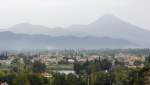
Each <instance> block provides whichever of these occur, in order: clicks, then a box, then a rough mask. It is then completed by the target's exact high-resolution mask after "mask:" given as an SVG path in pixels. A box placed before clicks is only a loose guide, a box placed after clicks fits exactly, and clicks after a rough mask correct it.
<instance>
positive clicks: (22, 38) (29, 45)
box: [0, 31, 136, 50]
mask: <svg viewBox="0 0 150 85" xmlns="http://www.w3.org/2000/svg"><path fill="white" fill-rule="evenodd" d="M0 42H1V43H0V50H3V49H5V50H7V49H9V50H10V49H11V50H19V49H65V48H68V49H69V48H82V49H99V48H128V47H135V46H136V44H134V43H132V42H129V41H127V40H124V39H114V38H109V37H91V36H89V37H82V38H81V37H76V36H59V37H53V36H49V35H38V34H34V35H33V34H32V35H29V34H16V33H12V32H10V31H5V32H0Z"/></svg>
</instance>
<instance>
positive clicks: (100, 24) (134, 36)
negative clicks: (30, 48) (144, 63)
mask: <svg viewBox="0 0 150 85" xmlns="http://www.w3.org/2000/svg"><path fill="white" fill-rule="evenodd" d="M5 31H10V32H13V33H17V34H15V35H18V33H19V35H23V34H24V35H26V36H29V35H30V37H33V36H34V38H35V36H39V37H41V36H45V37H50V39H49V38H48V40H47V41H49V42H48V43H50V42H51V43H52V42H54V41H57V43H61V44H60V45H62V44H63V46H62V48H63V47H66V48H67V47H71V46H69V45H70V44H71V43H72V44H71V45H72V46H74V47H76V48H79V47H81V48H82V47H87V48H88V47H89V48H100V47H104V48H109V47H110V48H111V47H116V48H118V47H129V46H130V47H135V45H136V47H143V48H145V47H146V48H147V47H148V48H150V39H149V36H150V31H148V30H144V29H142V28H139V27H137V26H135V25H132V24H130V23H127V22H126V21H123V20H121V19H120V18H118V17H116V16H113V15H104V16H102V17H101V18H99V19H97V20H96V21H94V22H92V23H90V24H87V25H72V26H70V27H68V28H61V27H58V28H48V27H46V26H41V25H32V24H30V23H21V24H17V25H14V26H12V27H10V28H8V29H7V30H5ZM40 35H41V36H40ZM46 35H47V36H46ZM45 37H42V38H45ZM23 38H24V36H23ZM23 38H22V39H23ZM25 38H26V37H25ZM36 38H37V37H36ZM62 38H64V40H62ZM29 39H30V38H29ZM51 39H53V40H54V41H52V40H51ZM55 39H56V40H55ZM37 40H38V39H37ZM59 40H60V41H59ZM67 40H68V41H67ZM69 40H71V41H72V42H71V41H69ZM25 41H28V40H27V39H25ZM35 41H36V39H35ZM58 41H59V42H58ZM28 42H29V41H28ZM28 42H24V44H26V43H28ZM32 42H34V41H33V40H32ZM66 42H69V43H70V44H68V43H67V44H65V45H64V43H66ZM123 42H124V43H123ZM30 43H31V42H30ZM83 43H84V44H83ZM86 43H87V44H86ZM131 43H132V45H133V44H134V45H133V46H132V45H131ZM93 44H94V45H93ZM117 44H118V45H117ZM55 45H56V43H55ZM121 45H122V46H121ZM57 46H59V45H57ZM57 46H54V47H57ZM35 47H36V46H35ZM41 47H42V46H41ZM52 47H53V46H52ZM59 47H61V46H59Z"/></svg>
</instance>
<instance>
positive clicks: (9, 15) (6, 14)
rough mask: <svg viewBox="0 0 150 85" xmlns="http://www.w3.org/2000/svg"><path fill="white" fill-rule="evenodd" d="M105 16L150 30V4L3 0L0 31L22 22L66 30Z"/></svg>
mask: <svg viewBox="0 0 150 85" xmlns="http://www.w3.org/2000/svg"><path fill="white" fill-rule="evenodd" d="M104 14H113V15H116V16H118V17H120V18H121V19H123V20H126V21H128V22H130V23H132V24H135V25H138V26H140V27H143V28H145V29H149V30H150V0H0V28H4V27H9V26H11V25H14V24H18V23H22V22H29V23H32V24H38V25H45V26H49V27H59V26H62V27H66V26H70V25H72V24H88V23H91V22H92V21H94V20H96V19H98V18H100V17H101V16H102V15H104Z"/></svg>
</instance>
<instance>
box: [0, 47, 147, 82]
mask: <svg viewBox="0 0 150 85" xmlns="http://www.w3.org/2000/svg"><path fill="white" fill-rule="evenodd" d="M149 53H150V49H114V50H110V49H103V50H76V49H75V50H74V49H69V50H52V51H38V52H24V53H23V52H20V53H18V52H1V54H0V69H1V72H4V73H5V74H7V75H9V74H8V73H7V72H14V73H15V72H17V73H18V72H22V71H23V72H24V71H25V70H26V71H29V72H30V71H31V72H32V73H38V74H39V75H40V76H42V77H45V78H48V79H49V78H50V80H51V78H54V76H55V75H56V74H57V73H59V74H60V76H61V75H62V74H64V75H66V76H67V75H70V74H72V75H74V76H76V77H77V78H78V76H77V75H83V74H87V76H89V75H90V76H91V75H92V74H93V75H94V73H95V72H104V73H111V72H113V71H115V70H116V69H118V68H119V69H121V68H122V67H124V68H126V69H143V68H145V65H147V64H146V62H147V61H148V59H150V58H149ZM99 63H100V66H99ZM86 67H87V68H86ZM0 74H1V73H0ZM54 74H55V75H54ZM54 80H55V79H54ZM54 80H51V81H52V82H50V84H45V85H59V84H54V83H56V82H54ZM82 82H83V81H82ZM88 83H90V85H95V84H92V82H88ZM103 83H104V81H103ZM0 85H9V83H8V80H7V79H5V78H4V79H3V77H2V80H1V84H0ZM16 85H18V84H16ZM69 85H70V84H69ZM85 85H86V84H85ZM98 85H99V84H98ZM102 85H103V84H102ZM108 85H111V84H108Z"/></svg>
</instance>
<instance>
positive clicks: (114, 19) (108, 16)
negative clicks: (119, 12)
mask: <svg viewBox="0 0 150 85" xmlns="http://www.w3.org/2000/svg"><path fill="white" fill-rule="evenodd" d="M113 22H123V21H122V20H121V19H120V18H118V17H117V16H115V15H111V14H106V15H103V16H102V17H100V18H99V19H97V20H96V21H94V22H93V23H91V24H94V25H95V24H99V23H113Z"/></svg>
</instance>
